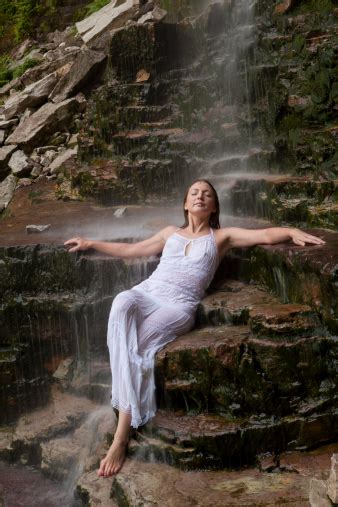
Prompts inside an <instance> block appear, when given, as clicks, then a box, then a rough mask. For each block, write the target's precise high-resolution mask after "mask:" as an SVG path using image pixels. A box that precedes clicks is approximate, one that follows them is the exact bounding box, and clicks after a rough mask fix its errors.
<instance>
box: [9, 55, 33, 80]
mask: <svg viewBox="0 0 338 507" xmlns="http://www.w3.org/2000/svg"><path fill="white" fill-rule="evenodd" d="M38 63H39V60H37V59H36V58H26V60H25V61H24V62H23V63H22V64H21V65H18V67H15V69H14V70H13V78H16V77H20V76H22V74H24V72H26V70H27V69H31V68H32V67H35V65H38Z"/></svg>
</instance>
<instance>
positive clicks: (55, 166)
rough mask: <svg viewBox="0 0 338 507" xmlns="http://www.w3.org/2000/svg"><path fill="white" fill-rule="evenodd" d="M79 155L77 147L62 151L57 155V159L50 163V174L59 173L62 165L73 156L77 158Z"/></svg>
mask: <svg viewBox="0 0 338 507" xmlns="http://www.w3.org/2000/svg"><path fill="white" fill-rule="evenodd" d="M76 155H77V148H74V149H69V150H66V151H64V152H63V153H60V155H58V156H57V157H56V159H55V160H54V161H53V162H52V163H51V164H50V166H49V167H48V169H49V172H50V174H57V173H58V172H59V170H60V169H61V167H62V166H63V165H64V164H65V163H66V162H67V161H68V160H71V159H72V158H75V157H76Z"/></svg>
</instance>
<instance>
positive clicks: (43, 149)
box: [36, 145, 55, 155]
mask: <svg viewBox="0 0 338 507" xmlns="http://www.w3.org/2000/svg"><path fill="white" fill-rule="evenodd" d="M48 150H55V146H53V145H48V146H40V147H39V148H37V149H36V153H37V154H38V155H43V154H44V153H46V151H48Z"/></svg>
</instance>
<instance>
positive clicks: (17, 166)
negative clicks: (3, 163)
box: [8, 150, 33, 177]
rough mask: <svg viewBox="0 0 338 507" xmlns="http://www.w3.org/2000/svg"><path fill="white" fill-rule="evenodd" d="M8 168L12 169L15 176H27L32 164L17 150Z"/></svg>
mask: <svg viewBox="0 0 338 507" xmlns="http://www.w3.org/2000/svg"><path fill="white" fill-rule="evenodd" d="M8 166H9V167H10V168H11V169H12V172H13V174H14V175H15V176H19V177H21V176H28V174H29V173H30V172H31V170H32V167H33V163H32V161H31V160H30V159H29V158H28V157H27V156H26V155H25V153H24V152H23V151H22V150H17V151H15V152H14V153H13V155H12V156H11V158H10V160H9V162H8Z"/></svg>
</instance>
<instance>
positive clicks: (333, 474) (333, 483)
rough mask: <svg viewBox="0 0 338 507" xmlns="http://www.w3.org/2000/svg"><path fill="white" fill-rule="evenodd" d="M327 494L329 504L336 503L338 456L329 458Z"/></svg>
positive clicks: (337, 500) (337, 499)
mask: <svg viewBox="0 0 338 507" xmlns="http://www.w3.org/2000/svg"><path fill="white" fill-rule="evenodd" d="M327 494H328V497H329V498H330V500H331V502H333V503H334V504H337V503H338V454H333V455H332V456H331V470H330V476H329V478H328V480H327Z"/></svg>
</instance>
